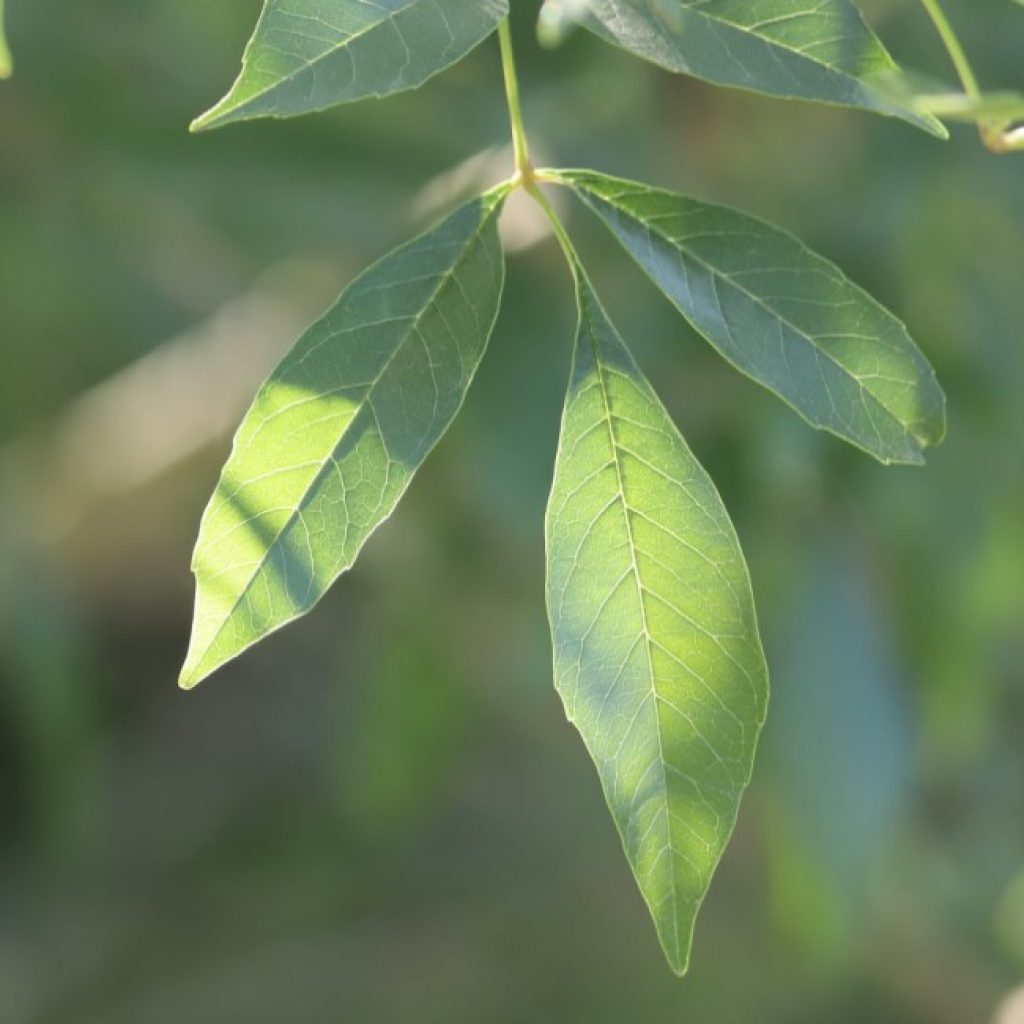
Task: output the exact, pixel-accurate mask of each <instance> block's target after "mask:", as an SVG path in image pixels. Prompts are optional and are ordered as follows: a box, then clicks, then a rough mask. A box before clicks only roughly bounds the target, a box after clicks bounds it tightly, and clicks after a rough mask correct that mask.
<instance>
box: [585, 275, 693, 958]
mask: <svg viewBox="0 0 1024 1024" xmlns="http://www.w3.org/2000/svg"><path fill="white" fill-rule="evenodd" d="M577 273H578V274H580V275H582V274H583V271H582V269H577ZM588 287H589V286H588V283H587V282H586V281H585V280H584V279H582V277H581V280H580V283H579V288H580V312H581V314H582V316H583V317H585V318H586V322H587V327H588V334H589V336H590V346H591V349H592V351H593V355H594V367H595V369H596V371H597V378H598V382H599V385H600V391H601V403H602V405H603V407H604V420H605V423H606V424H607V427H608V441H609V444H610V445H611V448H612V461H613V464H614V466H615V478H616V489H617V491H618V499H619V503H620V505H621V506H622V518H623V521H624V522H625V525H626V537H627V540H628V542H629V557H630V562H631V565H630V572H631V573H632V576H633V582H634V584H635V586H636V596H637V603H638V605H639V609H640V620H641V625H642V630H643V638H644V650H645V651H646V654H647V671H648V675H649V677H650V680H651V689H650V695H649V696H650V698H651V700H652V709H653V711H654V722H655V730H654V731H655V734H656V735H657V737H658V767H659V769H660V772H661V791H662V794H663V804H664V814H665V833H666V840H667V846H668V853H669V879H670V887H671V897H672V898H671V903H672V929H673V938H674V946H675V958H676V960H678V959H679V950H680V947H679V912H678V907H677V900H678V881H677V879H676V861H675V858H676V848H675V844H674V842H673V838H672V816H671V812H670V809H669V801H668V774H667V772H666V770H665V764H666V761H665V746H664V742H663V740H662V725H661V712H660V709H659V706H658V702H659V700H660V699H661V697H660V694H659V693H658V687H657V677H656V675H655V672H654V660H653V658H652V656H651V645H652V643H653V642H654V640H653V637H652V636H651V632H650V629H649V628H648V623H647V606H646V604H645V603H644V587H643V584H642V583H641V582H640V566H639V564H638V562H637V557H636V552H637V546H636V542H635V540H634V537H633V523H632V520H631V519H630V505H629V502H628V501H627V500H626V485H625V479H624V477H623V472H622V461H621V449H620V446H619V442H618V438H617V437H616V435H615V426H614V417H613V414H612V408H611V396H610V394H609V389H608V383H607V377H606V371H605V366H604V361H603V359H602V357H601V352H600V348H599V347H598V343H597V332H596V331H595V329H594V319H593V314H592V312H591V309H590V302H591V297H590V295H589V293H588ZM644 699H645V700H646V699H647V698H644Z"/></svg>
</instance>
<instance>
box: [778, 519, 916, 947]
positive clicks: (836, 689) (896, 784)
mask: <svg viewBox="0 0 1024 1024" xmlns="http://www.w3.org/2000/svg"><path fill="white" fill-rule="evenodd" d="M844 540H845V541H846V544H845V545H844V547H843V548H839V547H838V545H837V546H836V547H835V549H833V548H832V547H829V546H825V545H822V544H815V543H807V539H806V538H804V550H803V551H802V552H800V553H798V552H796V551H792V552H791V561H792V562H794V563H796V566H797V567H796V568H794V569H793V570H792V571H794V573H795V574H796V575H797V578H798V580H799V582H798V583H797V585H796V586H795V587H794V588H793V590H794V592H795V601H794V602H793V604H792V607H791V608H790V609H789V612H788V614H787V615H786V620H787V623H788V625H787V628H786V632H785V635H783V636H782V637H780V638H779V641H778V649H779V659H778V665H777V671H778V674H779V678H784V679H785V681H786V684H785V686H784V687H778V688H777V692H776V694H775V700H774V702H773V705H772V716H771V720H770V722H769V724H768V727H767V729H766V730H765V737H764V746H763V751H764V752H763V764H764V775H765V781H766V783H767V790H768V792H769V793H770V794H771V798H772V799H771V801H770V817H771V819H772V820H771V821H770V822H769V824H768V836H769V839H770V850H771V853H772V859H773V874H774V878H775V882H774V888H775V895H776V899H777V903H778V907H777V912H778V914H779V916H780V918H781V920H782V922H783V923H784V924H785V925H786V926H787V930H789V931H790V932H791V934H793V935H794V937H800V938H802V939H803V940H804V943H805V944H806V946H807V953H808V955H814V956H818V957H827V956H828V955H829V954H830V953H831V954H832V955H836V954H841V953H842V951H843V949H844V947H845V946H846V944H847V943H848V942H849V940H850V939H851V937H852V936H853V935H854V934H856V926H857V925H858V924H859V923H861V922H862V921H863V918H864V915H865V913H866V909H867V908H866V906H865V904H866V899H865V896H866V890H867V887H868V885H869V884H870V880H871V877H872V872H873V869H874V868H875V867H876V866H877V865H878V864H879V862H880V860H881V859H882V854H883V853H884V851H885V847H886V843H887V842H888V841H890V840H891V839H892V836H893V832H894V830H895V829H896V827H897V825H898V823H899V821H900V820H901V815H902V814H903V813H904V812H905V810H906V805H907V802H908V800H909V793H910V788H911V783H912V779H911V763H912V751H913V750H914V746H915V738H916V737H915V734H914V729H913V723H912V720H911V714H910V707H909V701H908V699H907V693H906V687H905V680H904V678H903V673H902V671H901V668H900V663H899V656H898V653H897V652H896V651H895V650H894V648H893V644H892V642H891V637H890V630H889V629H888V628H887V619H886V614H885V609H884V601H883V600H880V597H881V595H879V593H878V592H877V591H876V590H875V588H874V587H873V586H872V580H871V577H870V575H869V573H867V572H866V571H865V569H864V559H863V557H855V555H854V552H853V550H851V548H852V545H851V544H850V543H849V541H848V539H847V538H844ZM801 554H802V555H803V556H804V557H805V558H806V562H805V564H803V565H801V564H800V557H801ZM859 554H860V553H859V552H858V555H859ZM801 577H802V578H801Z"/></svg>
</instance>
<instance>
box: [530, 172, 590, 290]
mask: <svg viewBox="0 0 1024 1024" xmlns="http://www.w3.org/2000/svg"><path fill="white" fill-rule="evenodd" d="M523 188H524V189H525V190H526V193H527V195H529V197H530V198H531V199H532V200H533V201H534V202H535V203H536V204H537V205H538V206H539V207H540V208H541V209H542V210H543V211H544V215H545V216H546V217H547V219H548V220H549V221H550V222H551V229H552V230H553V231H554V233H555V238H557V239H558V244H559V245H560V246H561V247H562V252H564V253H565V258H566V259H567V260H568V261H569V267H570V268H571V269H572V272H573V273H574V274H575V273H576V268H577V264H578V260H577V257H576V250H575V249H574V248H573V247H572V240H571V239H570V238H569V232H568V231H566V230H565V227H564V226H563V224H562V222H561V220H560V219H559V217H558V214H557V213H555V208H554V207H553V206H552V205H551V203H550V202H549V201H548V197H547V196H546V195H544V193H543V192H542V191H541V189H540V186H539V185H538V184H537V182H536V181H534V180H533V179H532V178H531V179H530V180H529V181H524V182H523Z"/></svg>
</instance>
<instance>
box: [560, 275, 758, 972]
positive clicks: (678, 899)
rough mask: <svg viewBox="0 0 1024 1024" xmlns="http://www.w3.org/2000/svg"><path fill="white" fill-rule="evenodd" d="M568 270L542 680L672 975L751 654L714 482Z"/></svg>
mask: <svg viewBox="0 0 1024 1024" xmlns="http://www.w3.org/2000/svg"><path fill="white" fill-rule="evenodd" d="M576 274H577V287H578V301H579V310H580V323H579V332H578V335H577V339H576V347H575V353H574V358H573V367H572V374H571V380H570V384H569V390H568V395H567V397H566V404H565V411H564V414H563V420H562V433H561V439H560V441H559V448H558V458H557V462H556V466H555V477H554V485H553V488H552V492H551V498H550V501H549V504H548V511H547V519H546V540H547V561H548V582H547V600H548V613H549V616H550V620H551V632H552V638H553V644H554V664H555V685H556V687H557V688H558V692H559V694H560V695H561V698H562V701H563V702H564V704H565V709H566V713H567V714H568V717H569V719H570V720H571V721H572V722H573V723H574V724H575V726H576V728H577V729H578V730H579V731H580V734H581V735H582V737H583V740H584V742H585V743H586V746H587V749H588V751H589V752H590V755H591V757H593V759H594V761H595V762H596V764H597V768H598V772H599V774H600V777H601V784H602V786H603V788H604V793H605V797H606V799H607V801H608V805H609V807H610V809H611V812H612V816H613V818H614V819H615V823H616V826H617V827H618V830H619V832H620V834H621V836H622V841H623V845H624V847H625V851H626V856H627V857H628V859H629V863H630V865H631V866H632V868H633V872H634V874H635V876H636V879H637V883H638V884H639V887H640V891H641V892H642V894H643V896H644V899H645V900H646V901H647V905H648V907H649V908H650V911H651V915H652V917H653V918H654V922H655V925H656V927H657V930H658V935H659V938H660V940H661V943H662V946H663V948H664V950H665V954H666V956H667V958H668V961H669V963H670V965H671V966H672V969H673V970H674V971H676V972H677V973H679V974H682V973H684V972H685V970H686V967H687V964H688V961H689V955H690V945H691V941H692V933H693V927H694V923H695V919H696V916H697V912H698V909H699V907H700V904H701V901H702V900H703V898H704V895H705V893H706V891H707V889H708V886H709V884H710V881H711V876H712V873H713V872H714V870H715V867H716V866H717V864H718V861H719V859H720V858H721V855H722V852H723V850H724V848H725V845H726V843H727V842H728V839H729V836H730V834H731V832H732V830H733V825H734V823H735V820H736V814H737V810H738V808H739V801H740V796H741V794H742V792H743V790H744V788H745V787H746V785H747V782H748V781H749V779H750V773H751V768H752V765H753V759H754V751H755V748H756V745H757V739H758V734H759V732H760V729H761V724H762V723H763V721H764V717H765V710H766V705H767V699H768V674H767V667H766V665H765V660H764V655H763V653H762V650H761V643H760V640H759V638H758V631H757V623H756V618H755V613H754V603H753V596H752V594H751V588H750V579H749V576H748V573H747V567H746V564H745V562H744V560H743V555H742V552H741V551H740V546H739V542H738V541H737V539H736V534H735V532H734V531H733V527H732V524H731V523H730V521H729V517H728V515H727V513H726V511H725V509H724V507H723V506H722V502H721V499H720V498H719V496H718V492H717V491H716V490H715V486H714V484H713V483H712V482H711V480H710V478H709V477H708V475H707V473H705V471H704V470H703V469H702V467H701V466H700V464H699V463H698V462H697V460H696V459H695V458H694V456H693V454H692V453H691V452H690V450H689V448H688V447H687V446H686V442H685V441H684V440H683V438H682V437H681V436H680V434H679V431H678V430H677V429H676V427H675V425H674V424H673V422H672V420H671V419H670V417H669V415H668V413H667V412H666V411H665V409H664V407H663V406H662V405H661V403H660V402H659V400H658V398H657V396H656V395H655V393H654V391H653V390H652V389H651V386H650V384H649V383H648V382H647V380H646V379H645V378H644V376H643V374H642V373H641V372H640V370H639V369H638V367H637V365H636V363H635V362H634V361H633V358H632V356H631V355H630V353H629V351H628V350H627V348H626V346H625V345H624V343H623V342H622V340H621V338H620V337H619V336H618V334H617V333H616V331H615V328H614V327H613V326H612V324H611V322H610V321H609V320H608V318H607V316H606V314H605V312H604V310H603V309H602V308H601V305H600V302H599V301H598V299H597V297H596V295H595V294H594V292H593V290H592V288H591V285H590V283H589V282H588V280H587V278H586V275H585V274H584V272H583V271H582V269H580V268H578V267H577V268H576Z"/></svg>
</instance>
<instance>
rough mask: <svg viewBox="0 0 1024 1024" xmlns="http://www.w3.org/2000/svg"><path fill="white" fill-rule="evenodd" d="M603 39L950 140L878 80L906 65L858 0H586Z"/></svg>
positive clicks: (699, 73) (722, 80)
mask: <svg viewBox="0 0 1024 1024" xmlns="http://www.w3.org/2000/svg"><path fill="white" fill-rule="evenodd" d="M578 6H582V11H581V12H580V13H579V14H578V15H577V17H578V18H579V20H580V21H581V22H582V24H583V25H585V26H586V27H587V28H588V29H590V30H591V31H592V32H594V33H595V34H596V35H598V36H600V37H601V38H603V39H605V40H606V41H608V42H611V43H613V44H615V45H618V46H621V47H622V48H623V49H626V50H628V51H629V52H631V53H633V54H635V55H636V56H639V57H641V58H642V59H644V60H648V61H650V62H652V63H654V64H657V65H658V66H660V67H663V68H665V69H667V70H669V71H674V72H678V73H682V74H688V75H692V76H694V77H696V78H701V79H704V80H705V81H709V82H713V83H715V84H717V85H725V86H732V87H736V88H742V89H748V90H751V91H754V92H761V93H767V94H769V95H773V96H779V97H782V98H786V99H804V100H814V101H817V102H823V103H832V104H839V105H842V106H852V107H860V108H862V109H865V110H871V111H874V112H875V113H880V114H884V115H887V116H890V117H898V118H901V119H902V120H904V121H907V122H909V123H911V124H914V125H916V126H918V127H920V128H923V129H925V130H926V131H929V132H931V133H932V134H933V135H937V136H938V137H940V138H945V137H946V136H947V134H948V133H947V132H946V130H945V129H944V128H943V127H942V125H941V123H939V122H938V121H937V120H936V119H935V118H933V117H931V116H930V115H928V114H926V113H923V112H921V111H919V110H916V109H915V108H914V107H913V106H912V105H907V104H903V103H901V102H899V100H898V98H896V97H893V96H892V95H891V94H889V93H887V92H886V91H885V90H878V89H876V88H875V87H874V84H873V82H872V79H873V78H875V77H876V76H880V75H885V74H886V73H888V72H891V71H893V70H894V69H895V68H896V64H895V62H894V61H893V59H892V57H891V56H890V55H889V53H888V52H887V51H886V49H885V47H884V46H883V45H882V43H881V42H880V41H879V39H878V37H877V36H876V35H875V34H874V33H873V32H872V31H871V30H870V29H869V28H868V26H867V25H866V24H865V22H864V20H863V18H862V17H861V15H860V12H859V11H858V10H857V8H856V7H855V6H854V5H853V4H852V3H851V2H850V0H816V2H815V3H814V4H813V5H811V4H808V2H807V0H757V2H752V0H583V3H582V5H578Z"/></svg>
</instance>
